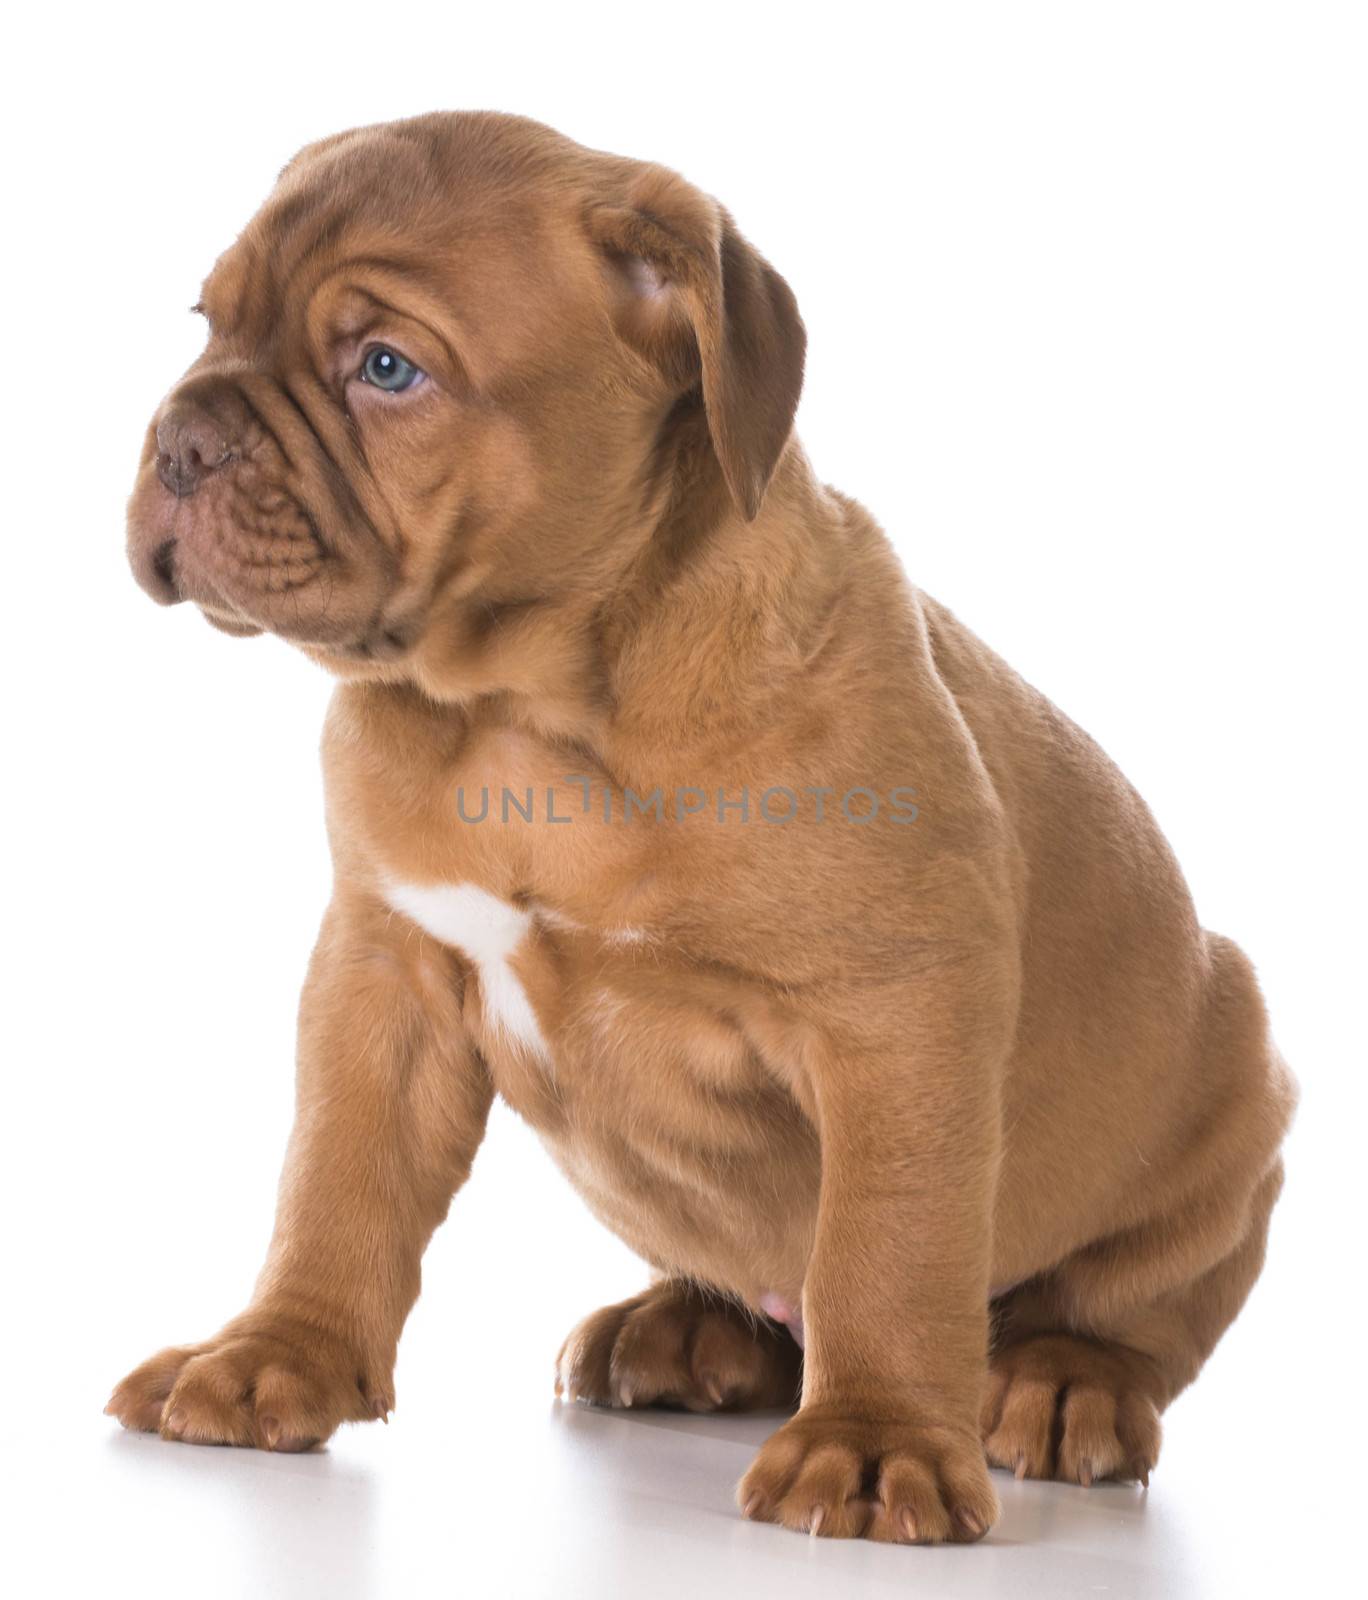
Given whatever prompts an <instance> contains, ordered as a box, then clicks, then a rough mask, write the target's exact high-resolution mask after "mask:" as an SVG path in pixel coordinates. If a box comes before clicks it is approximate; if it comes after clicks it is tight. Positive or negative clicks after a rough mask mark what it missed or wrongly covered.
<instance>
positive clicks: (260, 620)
mask: <svg viewBox="0 0 1368 1600" xmlns="http://www.w3.org/2000/svg"><path fill="white" fill-rule="evenodd" d="M231 470H232V469H230V471H231ZM128 553H129V560H130V563H131V565H132V568H133V573H134V576H135V577H136V578H137V580H138V582H139V584H140V585H141V587H142V588H143V589H144V590H146V592H147V593H148V594H149V595H151V597H152V598H153V599H154V600H156V601H157V602H158V604H160V605H177V604H180V603H181V602H183V601H189V602H191V603H192V604H193V605H195V606H197V607H198V608H199V610H200V611H201V612H202V613H203V615H204V616H205V618H206V619H207V620H208V621H209V622H210V623H211V624H212V625H213V626H214V627H215V628H217V629H218V630H219V631H220V632H222V633H227V634H230V635H232V636H233V637H236V638H248V637H251V636H253V635H255V634H259V633H262V632H266V631H270V632H272V633H277V634H280V635H281V636H282V637H283V638H286V639H290V640H293V641H295V642H298V643H312V644H320V645H327V646H336V645H342V644H345V643H348V642H349V641H350V640H351V639H352V638H354V637H355V636H356V633H357V632H358V631H359V629H358V624H359V623H361V622H362V621H363V619H362V618H361V617H359V616H357V615H356V610H357V605H358V601H359V600H360V595H359V594H358V593H357V592H356V591H357V589H358V587H359V585H358V583H357V579H358V578H359V577H360V576H361V572H360V570H359V568H361V567H364V566H365V565H366V564H367V563H365V562H364V561H360V562H358V561H356V560H354V559H350V560H349V559H343V557H342V555H341V554H340V553H339V552H336V551H334V550H332V549H330V548H329V547H328V546H327V545H326V544H325V543H324V541H323V539H322V537H321V536H320V534H319V531H318V527H317V524H316V523H315V521H314V519H313V517H312V516H311V515H310V514H309V513H308V512H307V511H306V510H305V509H304V508H303V507H302V506H301V505H300V504H299V503H298V501H297V500H295V499H294V498H293V497H292V496H289V497H287V496H285V495H284V494H282V493H279V492H274V491H269V490H262V491H261V492H260V494H259V495H254V496H253V497H252V498H251V499H250V500H249V499H248V497H247V496H245V495H244V494H243V493H241V491H240V490H239V488H238V487H237V486H236V485H231V482H230V478H229V477H228V476H225V478H224V480H223V483H222V488H221V489H220V488H219V487H218V486H217V485H215V486H212V487H211V486H210V485H204V486H203V487H201V488H200V489H199V490H198V491H197V492H196V493H195V494H194V495H193V496H188V497H182V496H177V495H175V494H173V493H171V492H170V491H169V490H168V489H167V488H166V487H165V486H164V485H163V484H162V483H161V482H159V481H158V480H157V479H156V477H155V476H154V475H153V474H151V473H148V472H144V473H143V475H142V476H141V478H140V480H139V483H138V486H137V488H136V489H135V491H134V495H133V500H132V502H131V503H130V507H129V529H128ZM367 587H368V586H367ZM368 611H369V608H368ZM364 620H368V616H367V618H366V619H364Z"/></svg>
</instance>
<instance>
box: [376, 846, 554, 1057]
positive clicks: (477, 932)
mask: <svg viewBox="0 0 1368 1600" xmlns="http://www.w3.org/2000/svg"><path fill="white" fill-rule="evenodd" d="M385 898H386V899H387V900H388V901H389V903H390V904H391V905H392V906H393V907H394V909H395V910H396V911H402V912H403V914H404V915H405V916H406V917H409V918H411V919H412V920H413V921H414V922H416V923H417V924H418V926H419V927H420V928H421V929H422V930H423V932H424V933H429V934H431V935H432V937H433V938H434V939H438V940H440V941H441V943H442V944H446V945H451V946H452V948H453V949H456V950H459V951H460V952H461V954H462V955H464V956H465V957H466V958H467V959H468V960H469V961H472V962H474V964H475V969H476V972H477V973H478V975H479V979H480V999H481V1001H482V1003H483V1007H484V1015H485V1021H486V1022H487V1023H488V1024H489V1026H490V1027H492V1028H495V1029H497V1030H498V1031H499V1032H500V1033H502V1034H503V1035H504V1036H505V1037H506V1038H508V1039H510V1040H514V1041H516V1042H517V1043H519V1044H522V1045H525V1046H526V1047H527V1048H528V1049H529V1050H532V1051H534V1052H535V1053H536V1054H537V1055H539V1056H541V1057H543V1059H545V1060H548V1061H549V1060H550V1058H551V1053H550V1051H549V1050H548V1049H547V1048H546V1040H545V1039H543V1038H542V1032H541V1028H540V1027H539V1026H538V1024H537V1014H536V1012H535V1011H534V1010H533V1009H532V1002H531V1000H529V999H528V997H527V991H526V989H524V988H523V986H522V984H521V983H520V982H519V981H518V976H517V974H516V973H515V972H514V971H513V968H512V967H511V966H510V965H509V958H510V956H512V954H513V952H514V951H515V950H516V949H517V948H518V946H519V944H521V943H522V941H523V939H524V938H525V937H526V935H527V931H528V929H529V928H530V927H531V926H532V914H531V912H529V911H520V910H519V909H518V907H517V906H511V905H509V903H508V902H507V901H506V900H500V899H499V898H498V897H497V896H496V895H492V894H489V893H487V892H486V891H485V890H484V889H479V888H476V886H475V885H474V884H473V883H458V884H442V883H434V884H417V883H399V882H396V881H395V880H394V879H392V878H391V879H388V880H387V881H386V883H385Z"/></svg>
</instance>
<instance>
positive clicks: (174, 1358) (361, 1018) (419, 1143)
mask: <svg viewBox="0 0 1368 1600" xmlns="http://www.w3.org/2000/svg"><path fill="white" fill-rule="evenodd" d="M461 989H462V973H461V970H460V968H459V966H458V965H457V964H456V961H455V958H454V957H452V956H451V955H450V954H449V953H448V952H446V951H444V950H442V949H440V948H439V947H437V946H435V945H433V944H432V943H431V942H430V941H426V940H424V939H423V938H422V937H421V936H420V935H418V934H417V933H416V932H415V931H414V929H413V928H412V927H411V926H410V925H409V924H408V923H407V922H404V921H402V919H398V918H394V917H393V916H392V914H391V913H390V912H389V911H388V910H387V909H386V908H385V907H383V906H382V905H380V904H379V903H378V902H377V901H375V900H374V899H372V898H371V897H370V896H369V895H368V894H367V893H365V892H362V891H359V890H354V889H346V888H340V889H339V891H338V894H337V896H336V898H335V899H334V901H333V904H332V905H331V906H330V907H329V910H328V914H327V916H326V917H325V919H324V922H323V929H322V932H321V934H320V936H319V940H318V944H317V947H316V948H315V950H314V955H313V960H312V962H311V964H310V968H309V975H308V980H307V982H306V983H305V987H304V994H303V999H302V1001H301V1004H300V1029H299V1067H298V1079H297V1103H296V1116H295V1125H294V1131H293V1133H292V1134H291V1137H290V1144H289V1150H288V1153H287V1155H286V1161H285V1171H284V1174H283V1176H282V1179H281V1184H280V1196H279V1203H278V1207H277V1213H276V1224H275V1231H274V1235H273V1237H272V1241H271V1247H270V1251H269V1253H268V1255H267V1258H266V1265H265V1267H264V1268H263V1270H262V1273H261V1276H260V1278H259V1279H258V1281H257V1286H256V1290H255V1293H254V1294H253V1297H252V1301H251V1304H250V1305H249V1306H248V1307H247V1309H246V1310H245V1311H244V1312H243V1313H242V1314H241V1315H240V1316H237V1317H235V1318H234V1319H233V1320H232V1321H231V1322H229V1323H228V1324H227V1325H226V1326H225V1327H224V1328H223V1329H222V1330H221V1331H220V1332H219V1333H218V1334H217V1335H215V1337H214V1338H212V1339H210V1340H208V1341H207V1342H206V1343H204V1344H198V1345H188V1346H180V1347H176V1348H173V1349H170V1350H164V1351H162V1353H161V1354H160V1355H157V1356H154V1357H153V1358H152V1359H151V1360H150V1361H148V1362H145V1363H144V1364H143V1365H142V1366H141V1367H139V1368H137V1369H136V1370H135V1371H134V1372H132V1373H130V1374H129V1376H128V1377H126V1378H125V1379H124V1380H123V1382H122V1383H121V1384H119V1386H118V1387H117V1388H116V1389H115V1391H114V1393H113V1395H112V1397H111V1398H110V1401H109V1405H108V1406H107V1408H106V1409H107V1411H108V1412H109V1413H110V1415H112V1416H116V1417H118V1419H119V1420H120V1421H121V1422H122V1423H123V1425H124V1426H125V1427H127V1428H138V1429H143V1430H146V1431H148V1432H160V1433H161V1435H162V1437H163V1438H167V1439H182V1440H186V1441H189V1442H191V1443H195V1444H238V1445H256V1446H258V1447H259V1448H264V1449H270V1450H301V1449H307V1448H308V1447H309V1446H310V1445H312V1444H315V1443H318V1442H319V1441H321V1440H323V1439H326V1438H327V1437H328V1436H329V1435H330V1434H331V1433H332V1432H333V1430H334V1429H335V1428H336V1427H337V1426H338V1424H339V1423H342V1422H355V1421H365V1420H367V1419H369V1418H372V1417H384V1416H386V1415H387V1414H388V1412H389V1411H390V1409H391V1408H392V1406H393V1404H394V1393H393V1369H394V1357H395V1351H396V1347H397V1345H398V1341H399V1334H400V1330H401V1329H402V1328H403V1325H404V1320H405V1318H406V1317H407V1315H408V1312H409V1309H410V1308H411V1307H412V1305H413V1302H414V1301H415V1300H416V1299H417V1297H418V1290H419V1284H420V1267H419V1263H420V1259H421V1257H422V1253H423V1250H424V1248H425V1247H426V1245H427V1242H428V1239H429V1238H430V1237H431V1235H432V1232H433V1230H434V1229H435V1228H436V1227H437V1225H438V1223H440V1222H441V1221H442V1219H443V1217H444V1216H445V1215H446V1212H447V1207H448V1205H449V1204H450V1201H451V1197H452V1195H453V1194H454V1193H455V1191H456V1190H457V1189H458V1188H459V1187H460V1186H461V1184H462V1183H463V1182H464V1181H465V1178H466V1176H467V1174H468V1173H469V1170H470V1164H471V1161H472V1160H473V1159H474V1155H475V1151H476V1149H477V1147H478V1145H479V1143H480V1140H481V1138H482V1136H483V1133H484V1127H485V1120H486V1117H487V1115H488V1111H489V1105H490V1100H491V1098H492V1090H491V1086H490V1083H489V1078H488V1074H487V1072H486V1071H485V1068H484V1065H483V1063H482V1062H481V1061H480V1059H479V1057H478V1056H477V1054H476V1053H475V1051H474V1050H473V1048H472V1047H471V1045H470V1043H469V1041H468V1039H467V1036H466V1032H465V1028H464V1025H463V1023H462V1020H461Z"/></svg>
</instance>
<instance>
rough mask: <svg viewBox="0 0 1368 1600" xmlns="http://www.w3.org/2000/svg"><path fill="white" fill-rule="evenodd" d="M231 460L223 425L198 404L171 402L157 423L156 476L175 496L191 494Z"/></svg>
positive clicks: (229, 447) (228, 443) (229, 445)
mask: <svg viewBox="0 0 1368 1600" xmlns="http://www.w3.org/2000/svg"><path fill="white" fill-rule="evenodd" d="M232 459H233V447H232V441H231V440H230V439H229V438H228V435H227V433H226V432H225V430H224V428H223V427H222V425H221V424H220V423H218V422H217V421H216V420H215V419H214V418H213V417H211V416H210V415H209V414H208V412H206V411H201V410H199V409H198V407H193V408H191V407H185V406H180V405H174V406H172V407H171V408H170V409H169V410H168V411H167V412H166V414H165V415H164V416H163V417H162V419H161V421H160V422H158V424H157V476H158V477H159V478H160V479H161V481H162V482H163V483H164V484H165V485H166V487H167V488H168V489H170V491H171V492H172V494H174V495H176V496H177V497H184V496H185V495H188V494H194V492H195V490H196V489H198V488H199V486H200V484H202V483H203V482H204V480H205V479H206V478H207V477H208V476H209V475H210V473H213V472H217V471H218V469H219V468H220V467H222V466H226V465H227V464H228V462H230V461H231V460H232Z"/></svg>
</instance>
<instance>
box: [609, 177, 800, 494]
mask: <svg viewBox="0 0 1368 1600" xmlns="http://www.w3.org/2000/svg"><path fill="white" fill-rule="evenodd" d="M589 225H590V232H591V233H592V235H593V236H594V238H595V239H596V241H597V242H598V244H599V245H600V247H601V248H602V249H603V250H604V251H605V252H606V253H607V255H608V258H609V261H610V264H611V269H612V271H613V273H614V277H615V292H616V295H617V300H618V309H619V317H618V331H619V333H620V334H621V335H622V336H623V337H624V338H625V339H626V340H627V341H628V343H629V344H631V345H633V346H634V347H635V348H636V349H637V350H638V351H639V352H640V353H641V354H642V355H644V356H646V357H647V358H648V359H649V360H651V361H652V362H653V363H654V364H655V365H656V366H657V367H658V368H659V369H660V370H661V372H662V373H663V374H664V375H665V377H666V378H667V379H668V380H669V381H670V382H671V383H673V384H676V385H677V386H678V387H679V388H680V389H681V391H682V390H683V389H684V388H686V387H689V386H691V385H693V384H695V383H700V384H701V386H702V391H703V406H704V410H705V412H706V414H707V419H708V433H709V436H710V437H711V439H712V446H713V451H714V453H715V454H716V456H717V460H718V464H719V465H720V466H721V468H722V475H723V477H724V478H725V479H726V482H727V487H728V489H729V490H730V491H731V496H732V499H733V500H734V501H735V502H736V505H737V507H738V509H739V510H740V512H741V514H742V515H743V516H744V517H745V519H746V520H747V522H750V521H753V520H754V518H755V516H756V514H757V513H758V512H759V510H760V504H761V501H762V500H763V499H764V497H765V490H766V489H767V488H768V487H769V481H770V478H771V476H772V475H773V473H774V469H775V466H776V465H777V463H778V461H779V456H780V454H781V453H782V451H783V448H784V445H785V444H786V443H787V442H788V437H789V433H790V432H791V430H792V427H793V415H794V412H795V411H796V410H797V408H798V396H799V393H800V391H801V390H802V387H803V352H804V350H805V349H806V345H807V336H806V334H805V333H804V331H803V321H802V318H801V317H800V316H799V315H798V305H797V302H796V301H795V300H794V298H793V291H792V290H791V289H790V288H789V286H788V284H786V283H785V282H784V280H783V279H782V278H781V277H780V276H779V274H778V273H777V272H776V271H775V270H774V268H773V267H772V266H770V264H769V262H767V261H766V260H765V259H764V258H763V257H762V256H761V255H760V253H759V252H758V251H757V250H755V249H753V248H752V246H751V245H749V244H748V243H747V242H746V241H745V239H743V238H742V237H741V235H740V234H739V233H738V232H737V230H736V225H735V224H734V223H733V222H732V219H731V217H730V216H729V215H728V214H727V213H726V211H724V210H723V209H722V207H721V206H719V205H718V204H717V202H716V201H714V200H710V199H709V198H708V196H707V195H705V194H702V193H701V192H700V191H699V190H697V189H695V188H694V187H693V186H692V185H691V184H688V183H686V182H685V181H684V180H683V179H682V178H680V177H679V176H678V175H677V174H675V173H673V172H669V171H667V170H666V169H665V168H663V167H647V168H644V169H643V170H642V171H641V172H640V174H639V175H638V177H637V179H636V181H635V182H634V183H633V185H632V189H631V193H630V195H629V197H628V203H627V204H626V205H622V206H599V207H596V208H594V210H593V211H592V212H591V213H590V218H589Z"/></svg>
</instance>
